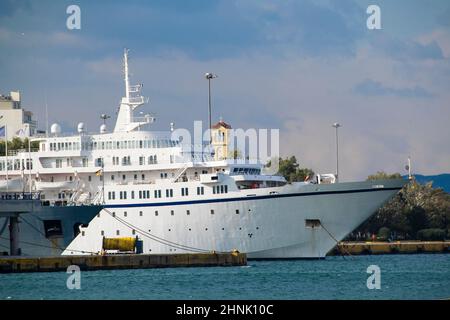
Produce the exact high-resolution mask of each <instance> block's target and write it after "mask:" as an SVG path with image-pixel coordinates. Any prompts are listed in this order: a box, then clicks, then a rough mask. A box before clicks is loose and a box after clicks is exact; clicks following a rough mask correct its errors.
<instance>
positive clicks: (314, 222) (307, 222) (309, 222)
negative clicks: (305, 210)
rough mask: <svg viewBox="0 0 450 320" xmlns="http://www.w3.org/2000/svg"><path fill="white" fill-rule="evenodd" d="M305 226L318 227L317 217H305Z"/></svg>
mask: <svg viewBox="0 0 450 320" xmlns="http://www.w3.org/2000/svg"><path fill="white" fill-rule="evenodd" d="M305 227H306V228H313V229H314V228H318V227H320V220H319V219H305Z"/></svg>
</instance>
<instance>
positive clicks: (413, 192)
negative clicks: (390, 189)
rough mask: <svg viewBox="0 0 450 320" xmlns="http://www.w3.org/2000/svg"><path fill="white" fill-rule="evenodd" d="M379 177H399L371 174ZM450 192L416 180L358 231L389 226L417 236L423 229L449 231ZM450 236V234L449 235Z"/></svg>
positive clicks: (407, 185) (397, 230) (374, 178)
mask: <svg viewBox="0 0 450 320" xmlns="http://www.w3.org/2000/svg"><path fill="white" fill-rule="evenodd" d="M376 177H379V178H380V179H383V178H385V177H397V174H393V175H388V174H385V173H381V174H378V173H377V174H375V175H371V176H370V178H371V180H376ZM449 223H450V194H448V193H446V192H445V191H443V190H442V189H439V188H433V185H432V183H427V184H420V183H418V182H417V181H415V180H412V181H410V182H409V183H408V184H406V185H405V186H404V187H403V188H402V190H400V192H399V193H398V194H397V195H396V196H395V197H394V198H393V199H392V200H391V201H389V202H388V203H386V204H385V205H384V206H383V207H382V208H380V209H379V210H378V211H377V212H376V213H375V214H374V215H373V216H372V217H371V218H369V220H367V221H366V222H364V223H363V224H362V225H361V226H360V227H358V229H357V230H356V232H358V231H360V232H363V233H364V232H370V233H377V231H378V230H379V229H380V228H382V227H386V228H389V229H390V230H391V231H393V232H395V233H397V234H399V235H402V236H403V237H405V238H416V237H417V236H418V232H419V231H420V230H422V229H428V228H432V229H439V230H447V229H449V228H450V225H449ZM449 236H450V235H449Z"/></svg>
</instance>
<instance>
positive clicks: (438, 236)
mask: <svg viewBox="0 0 450 320" xmlns="http://www.w3.org/2000/svg"><path fill="white" fill-rule="evenodd" d="M417 238H418V239H419V240H422V241H424V240H425V241H443V240H445V230H443V229H422V230H419V232H417Z"/></svg>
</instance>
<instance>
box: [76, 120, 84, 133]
mask: <svg viewBox="0 0 450 320" xmlns="http://www.w3.org/2000/svg"><path fill="white" fill-rule="evenodd" d="M77 130H78V133H83V132H84V123H83V122H80V123H79V124H78V127H77Z"/></svg>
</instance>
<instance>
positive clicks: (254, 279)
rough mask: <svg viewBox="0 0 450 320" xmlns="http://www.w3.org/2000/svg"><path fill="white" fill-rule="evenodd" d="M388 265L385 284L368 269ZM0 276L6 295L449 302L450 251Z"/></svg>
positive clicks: (383, 271) (1, 289)
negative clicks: (74, 280)
mask: <svg viewBox="0 0 450 320" xmlns="http://www.w3.org/2000/svg"><path fill="white" fill-rule="evenodd" d="M370 265H378V266H379V267H380V269H381V289H380V290H376V289H375V290H369V289H368V288H367V285H366V283H367V278H368V277H369V276H370V275H369V274H368V273H367V272H366V271H367V267H368V266H370ZM67 277H68V274H66V273H65V272H56V273H30V274H26V273H23V274H0V299H449V298H450V254H433V255H427V254H420V255H383V256H353V257H345V258H343V257H328V258H326V259H324V260H290V261H249V263H248V266H246V267H226V268H224V267H212V268H168V269H147V270H110V271H89V272H88V271H84V272H81V289H80V290H69V289H67V286H66V281H67Z"/></svg>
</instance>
